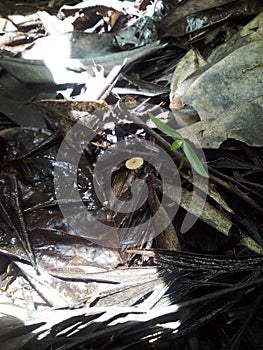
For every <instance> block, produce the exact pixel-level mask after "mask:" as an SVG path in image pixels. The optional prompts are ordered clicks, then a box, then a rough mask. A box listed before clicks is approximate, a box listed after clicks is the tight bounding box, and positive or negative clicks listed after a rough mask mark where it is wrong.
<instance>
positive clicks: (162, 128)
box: [149, 113, 183, 140]
mask: <svg viewBox="0 0 263 350" xmlns="http://www.w3.org/2000/svg"><path fill="white" fill-rule="evenodd" d="M149 117H150V118H151V120H152V121H153V122H154V124H155V125H156V126H157V128H158V129H159V130H160V131H162V132H163V133H164V134H166V135H168V136H172V137H174V138H175V139H179V140H183V137H182V135H181V134H180V133H179V132H178V131H176V130H174V129H173V128H171V127H170V126H169V125H167V124H165V123H163V122H162V121H160V120H159V119H157V118H156V117H155V116H154V115H153V114H152V113H149Z"/></svg>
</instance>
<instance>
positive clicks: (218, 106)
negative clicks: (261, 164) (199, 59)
mask: <svg viewBox="0 0 263 350" xmlns="http://www.w3.org/2000/svg"><path fill="white" fill-rule="evenodd" d="M262 53H263V41H262V40H257V41H255V42H252V43H250V44H247V45H245V46H242V47H241V48H239V49H237V50H235V51H234V52H232V53H230V54H229V55H228V56H226V57H225V58H224V59H222V60H221V61H219V62H218V63H216V64H214V65H212V66H208V67H205V68H206V70H205V71H204V72H202V70H201V71H200V74H199V76H198V71H197V72H196V73H195V79H194V81H193V79H192V78H191V77H190V78H188V79H186V80H185V81H184V84H186V82H187V81H188V80H190V82H191V83H192V84H190V87H188V89H187V90H186V92H185V93H184V94H183V96H182V98H181V100H180V101H181V104H182V105H190V106H192V107H193V108H194V109H195V110H196V111H197V113H198V115H199V117H200V119H201V122H197V123H196V124H194V125H192V126H189V127H187V128H183V129H180V132H181V134H182V135H183V136H184V137H188V138H189V139H190V140H191V134H194V135H195V136H196V137H197V139H198V141H199V142H200V144H201V146H202V147H204V148H218V147H219V146H220V144H221V143H222V142H223V141H225V140H226V139H228V138H233V139H236V140H240V141H243V142H245V143H247V144H248V145H251V146H262V131H263V114H262V108H263V104H262V97H261V95H262V89H263V85H262V79H261V76H262V73H263V65H262V62H263V55H262ZM251 86H253V89H251ZM174 94H176V92H175V93H174Z"/></svg>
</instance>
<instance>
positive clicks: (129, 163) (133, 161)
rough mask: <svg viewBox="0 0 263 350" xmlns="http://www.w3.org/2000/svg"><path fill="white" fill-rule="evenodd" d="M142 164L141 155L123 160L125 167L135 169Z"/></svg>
mask: <svg viewBox="0 0 263 350" xmlns="http://www.w3.org/2000/svg"><path fill="white" fill-rule="evenodd" d="M142 165H143V159H142V158H141V157H133V158H130V159H128V160H126V162H125V166H126V168H127V169H130V170H135V169H138V168H140V167H141V166H142Z"/></svg>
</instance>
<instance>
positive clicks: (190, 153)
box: [183, 142, 209, 177]
mask: <svg viewBox="0 0 263 350" xmlns="http://www.w3.org/2000/svg"><path fill="white" fill-rule="evenodd" d="M183 151H184V153H185V155H186V157H187V159H188V160H189V163H190V164H191V166H192V168H193V169H194V170H195V171H196V172H197V173H198V174H200V175H202V176H204V177H209V175H208V173H207V171H206V170H205V168H204V166H203V164H202V162H201V161H200V159H199V158H198V156H197V154H196V153H195V151H194V150H193V148H192V147H191V146H190V145H189V143H187V142H184V143H183Z"/></svg>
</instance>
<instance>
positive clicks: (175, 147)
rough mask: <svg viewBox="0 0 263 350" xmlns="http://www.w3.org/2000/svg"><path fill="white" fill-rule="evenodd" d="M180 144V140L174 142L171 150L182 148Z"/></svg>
mask: <svg viewBox="0 0 263 350" xmlns="http://www.w3.org/2000/svg"><path fill="white" fill-rule="evenodd" d="M182 143H183V141H181V140H177V141H174V142H173V143H172V145H171V150H172V151H175V150H176V149H178V148H180V147H181V146H182Z"/></svg>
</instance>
